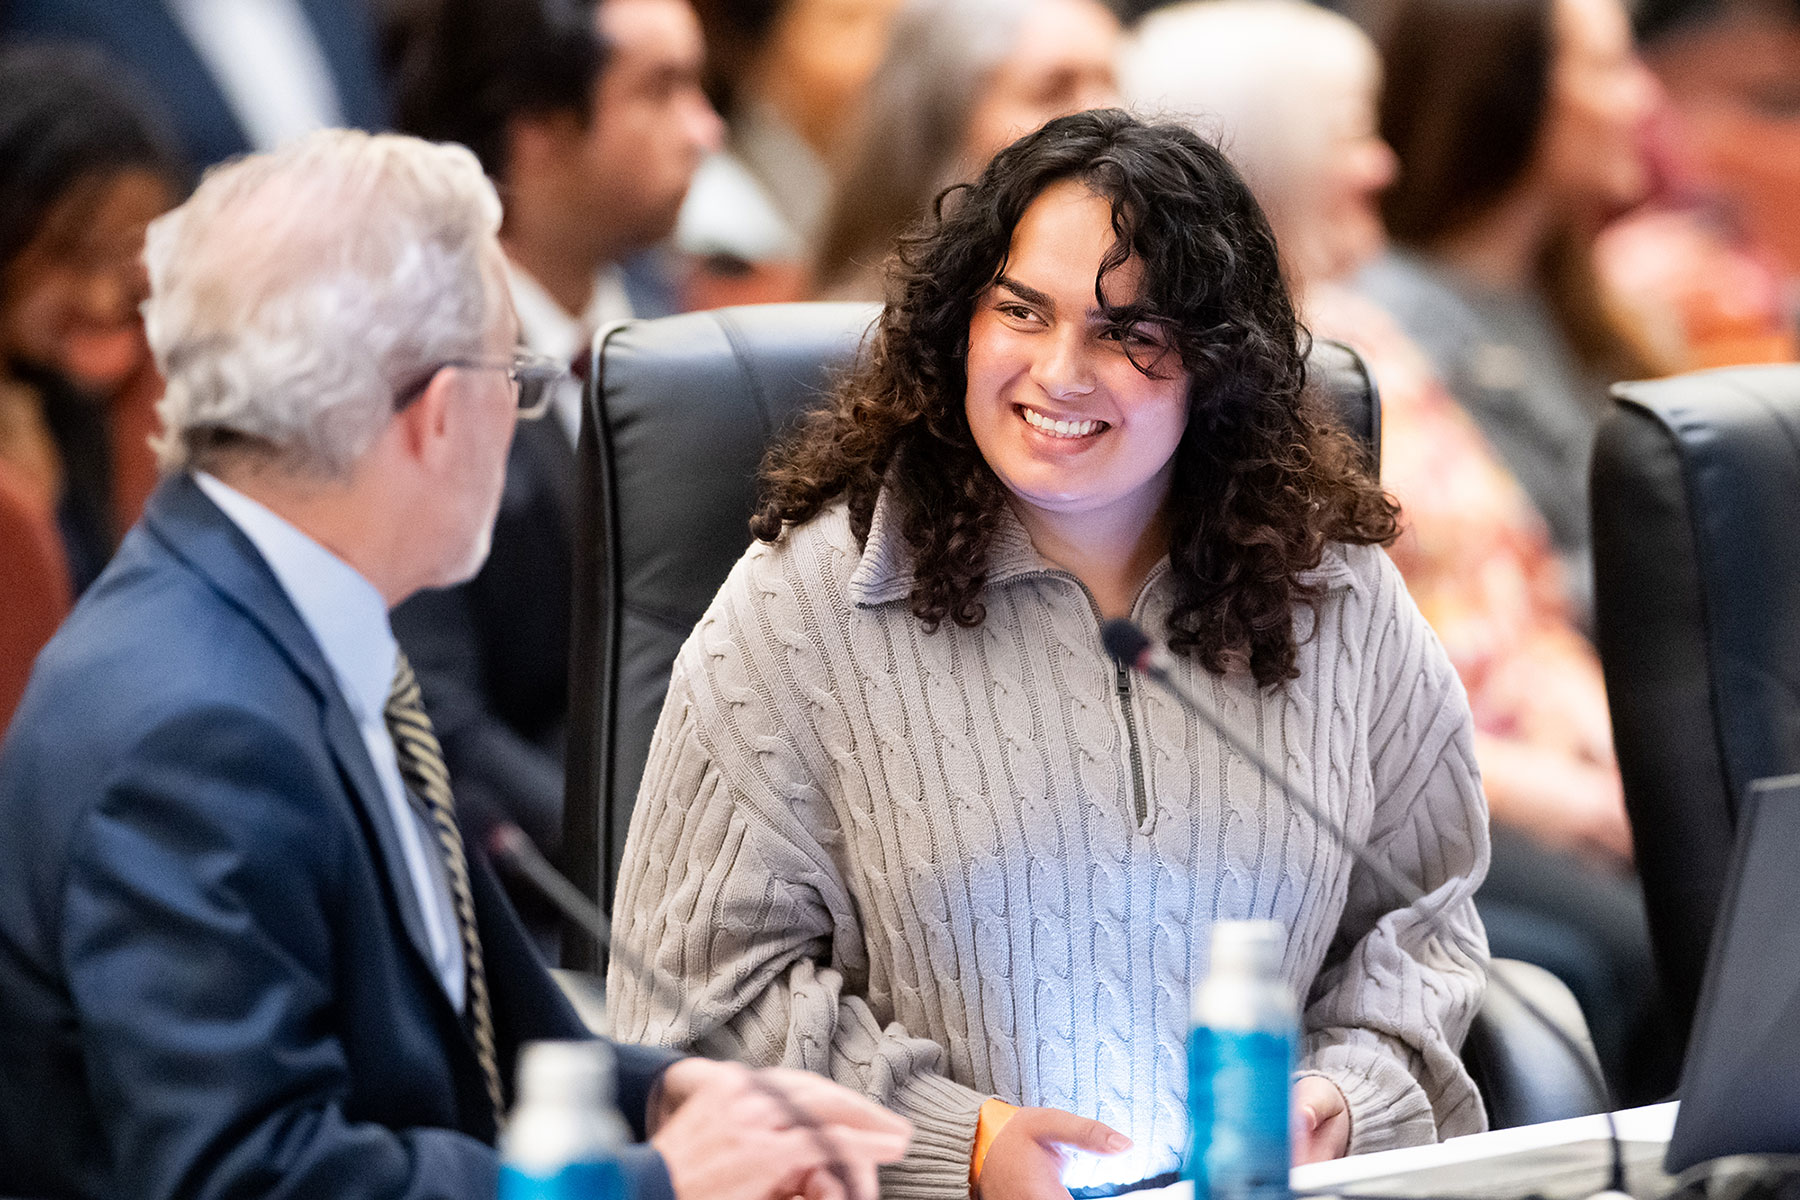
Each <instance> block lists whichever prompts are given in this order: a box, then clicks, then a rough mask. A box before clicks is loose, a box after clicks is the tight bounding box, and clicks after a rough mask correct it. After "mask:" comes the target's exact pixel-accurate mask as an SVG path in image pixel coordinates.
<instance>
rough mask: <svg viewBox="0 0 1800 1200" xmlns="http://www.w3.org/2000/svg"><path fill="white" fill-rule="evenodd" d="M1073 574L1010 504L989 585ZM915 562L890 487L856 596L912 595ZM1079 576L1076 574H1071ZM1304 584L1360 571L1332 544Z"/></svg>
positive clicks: (866, 549)
mask: <svg viewBox="0 0 1800 1200" xmlns="http://www.w3.org/2000/svg"><path fill="white" fill-rule="evenodd" d="M1168 562H1169V560H1168V558H1167V557H1166V556H1165V557H1164V558H1163V560H1162V561H1161V562H1160V563H1158V564H1157V566H1156V567H1155V568H1154V569H1153V570H1152V571H1151V573H1150V580H1149V582H1147V583H1146V584H1145V586H1146V587H1149V586H1151V584H1154V583H1158V582H1160V578H1161V576H1162V575H1164V574H1166V573H1167V568H1168ZM1052 573H1054V574H1059V575H1068V574H1069V573H1068V572H1067V571H1065V570H1063V568H1061V567H1059V566H1057V565H1056V564H1055V563H1052V562H1051V561H1050V560H1049V559H1047V558H1045V557H1044V556H1043V555H1042V554H1039V553H1038V549H1037V547H1036V546H1035V545H1033V544H1032V541H1031V535H1030V534H1029V533H1027V532H1026V530H1025V526H1024V524H1023V523H1022V522H1021V521H1020V520H1019V518H1018V516H1017V515H1016V514H1015V513H1014V512H1013V511H1012V509H1011V508H1010V507H1009V508H1007V509H1006V510H1005V511H1004V512H1002V513H1001V514H1000V521H999V524H998V525H997V527H996V528H995V530H994V536H993V540H992V541H991V542H990V543H989V546H988V572H987V586H989V587H998V586H1001V585H1004V584H1006V583H1009V582H1011V581H1013V580H1015V579H1019V578H1021V577H1023V576H1026V575H1042V574H1052ZM914 574H915V572H914V564H913V554H912V547H911V546H910V545H908V544H907V541H906V536H905V534H904V533H903V532H902V530H901V528H900V513H899V503H898V501H896V500H895V499H894V497H893V494H892V493H891V492H889V491H888V490H887V489H885V488H884V489H882V491H881V494H880V495H879V496H877V497H876V500H875V512H874V515H873V516H872V517H871V518H870V521H869V539H868V541H867V542H866V543H865V544H864V545H863V553H862V558H861V559H860V560H859V561H858V562H857V564H856V569H855V570H854V571H852V572H851V574H850V585H849V591H850V599H851V601H852V602H853V603H855V604H856V605H858V606H859V607H864V608H867V607H873V606H875V605H879V604H891V603H893V602H894V601H896V600H904V599H905V598H907V597H908V596H910V595H912V590H913V579H914ZM1069 577H1070V578H1074V577H1073V576H1069ZM1300 581H1301V582H1302V583H1322V584H1324V586H1325V588H1326V590H1327V591H1333V590H1336V589H1338V588H1340V587H1350V586H1352V585H1353V584H1354V583H1355V582H1356V575H1355V572H1353V571H1352V570H1351V569H1350V564H1349V563H1348V562H1346V561H1345V559H1344V555H1343V551H1342V550H1341V549H1340V548H1339V547H1338V546H1337V545H1336V544H1334V543H1327V544H1326V547H1325V553H1324V555H1323V557H1322V558H1321V559H1320V561H1319V565H1318V566H1316V567H1313V568H1311V569H1310V570H1306V571H1302V572H1300Z"/></svg>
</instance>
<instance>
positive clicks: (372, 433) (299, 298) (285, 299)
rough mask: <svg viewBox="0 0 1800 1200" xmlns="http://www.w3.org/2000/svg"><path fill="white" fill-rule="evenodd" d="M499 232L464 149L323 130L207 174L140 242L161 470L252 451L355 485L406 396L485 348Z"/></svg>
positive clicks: (489, 196) (497, 295)
mask: <svg viewBox="0 0 1800 1200" xmlns="http://www.w3.org/2000/svg"><path fill="white" fill-rule="evenodd" d="M499 228H500V200H499V197H498V196H496V195H495V194H494V188H493V185H492V184H491V183H489V182H488V180H487V178H486V176H485V175H484V174H483V173H482V170H481V166H480V164H479V163H477V162H476V161H475V156H474V155H473V154H471V153H469V151H467V150H465V149H463V148H462V147H461V146H447V145H434V144H432V143H429V142H423V141H420V140H419V139H417V138H410V137H402V136H399V135H395V134H367V133H360V132H356V131H353V130H343V129H327V130H321V131H319V132H317V133H314V134H310V135H308V136H306V137H303V138H300V139H298V140H296V141H294V142H292V143H291V144H289V145H287V146H285V147H283V148H282V149H279V150H276V151H274V152H272V153H268V154H257V155H252V156H250V157H248V158H243V159H239V160H237V161H235V162H232V163H228V164H226V165H224V166H221V167H218V168H215V169H214V170H212V171H211V172H209V173H208V174H207V176H206V178H205V179H204V180H203V181H202V182H201V184H200V186H199V188H197V189H196V190H195V192H194V194H193V196H192V197H190V198H189V199H188V201H187V203H185V204H183V205H182V206H181V207H180V208H177V209H175V210H174V211H173V212H170V213H168V214H166V215H164V216H163V217H161V218H159V219H158V220H156V221H155V222H154V223H152V224H151V226H150V231H149V236H148V238H147V240H146V243H145V247H144V260H145V264H146V265H147V267H148V268H149V273H150V299H149V300H147V301H146V302H145V304H144V324H145V329H146V332H147V333H148V335H149V339H150V346H151V349H152V350H153V351H154V352H155V354H156V363H157V366H158V367H160V368H161V369H162V373H163V377H164V379H165V380H166V381H167V384H168V387H167V391H166V392H165V393H164V396H163V399H162V402H161V404H159V405H158V406H157V411H158V413H159V415H160V416H161V418H162V426H163V430H162V435H161V436H160V437H159V438H158V439H157V442H156V449H157V455H158V457H159V459H160V460H161V463H162V466H163V469H164V470H165V471H177V470H187V469H193V470H203V469H208V468H209V467H210V466H211V465H212V464H213V463H215V462H216V461H218V460H219V459H220V458H221V457H224V456H229V455H232V454H235V453H238V452H240V451H249V452H252V453H254V454H256V455H258V456H260V457H263V458H265V459H268V460H271V461H272V462H273V463H275V464H278V465H279V466H280V467H281V468H282V469H283V470H286V471H291V472H294V473H298V474H305V475H314V476H319V477H324V478H341V477H342V476H343V475H344V474H345V473H346V472H348V470H349V469H350V467H351V465H352V464H353V463H354V462H355V461H356V459H357V458H358V456H360V455H361V454H362V453H363V451H364V450H366V449H367V448H368V446H369V444H370V443H371V442H373V441H374V439H375V438H376V436H377V435H378V434H379V433H380V432H381V430H382V428H383V427H384V426H385V425H386V423H387V421H388V420H389V419H390V418H391V416H392V414H393V411H394V402H395V398H396V395H397V393H398V392H400V391H401V390H402V389H404V388H406V387H407V386H409V385H411V384H413V383H416V382H418V381H419V380H420V379H421V377H423V376H424V375H425V374H426V373H427V372H428V371H429V370H430V368H432V367H433V366H435V365H437V364H439V363H441V362H443V361H444V360H445V359H448V358H456V357H461V356H467V355H471V354H477V353H480V351H481V349H482V347H483V337H484V335H485V334H487V333H488V332H489V330H490V329H491V327H492V322H493V320H494V313H495V307H496V305H497V304H498V303H500V302H501V297H502V294H503V293H502V292H501V288H502V286H503V285H502V281H501V280H500V279H499V278H498V277H497V273H496V270H495V268H494V266H493V261H492V260H491V259H490V258H489V255H490V254H491V253H493V252H492V251H491V250H489V249H488V248H490V247H493V246H495V245H496V243H495V240H494V239H495V235H496V232H497V231H498V230H499Z"/></svg>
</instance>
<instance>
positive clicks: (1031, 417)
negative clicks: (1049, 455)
mask: <svg viewBox="0 0 1800 1200" xmlns="http://www.w3.org/2000/svg"><path fill="white" fill-rule="evenodd" d="M1019 411H1020V412H1021V413H1023V414H1024V415H1025V423H1026V424H1027V425H1029V426H1031V427H1032V428H1033V429H1038V430H1042V431H1043V432H1044V433H1047V434H1049V435H1050V436H1051V437H1060V438H1078V437H1087V436H1088V435H1089V434H1091V433H1099V432H1100V431H1101V430H1102V429H1105V428H1106V422H1105V421H1052V420H1051V419H1050V418H1049V417H1046V416H1045V415H1044V414H1042V413H1040V412H1034V411H1033V410H1031V409H1029V408H1026V407H1024V406H1023V405H1020V407H1019Z"/></svg>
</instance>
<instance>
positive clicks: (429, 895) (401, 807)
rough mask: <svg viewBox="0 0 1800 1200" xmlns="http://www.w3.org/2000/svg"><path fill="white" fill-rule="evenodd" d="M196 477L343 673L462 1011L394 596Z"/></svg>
mask: <svg viewBox="0 0 1800 1200" xmlns="http://www.w3.org/2000/svg"><path fill="white" fill-rule="evenodd" d="M194 482H195V483H197V484H198V485H199V486H200V490H201V491H203V492H205V493H206V495H207V497H208V498H209V499H211V500H212V502H213V503H214V504H217V505H218V506H219V508H220V509H221V510H223V511H224V513H225V515H226V516H227V517H229V518H231V522H232V524H234V525H236V526H237V527H238V529H240V530H241V531H243V534H244V536H245V537H247V538H249V539H250V544H251V545H253V546H255V547H256V550H257V553H259V554H261V555H262V557H263V561H264V562H266V563H267V564H268V565H269V570H271V571H273V572H274V573H275V579H276V581H277V582H278V583H280V584H281V588H282V590H283V591H284V592H286V593H287V597H288V599H289V600H290V601H292V602H293V605H294V608H295V609H296V610H297V611H298V612H299V614H300V619H301V621H303V622H305V624H306V628H307V630H308V631H309V632H310V633H311V634H312V635H313V640H314V641H316V642H318V644H319V649H320V650H321V651H323V652H324V655H325V661H326V662H327V663H329V664H330V666H331V672H332V674H333V675H335V676H336V677H337V684H338V690H339V691H341V692H342V693H343V695H344V701H345V703H347V704H348V705H349V706H350V713H351V715H352V716H354V717H355V718H356V725H357V729H358V730H359V731H360V732H361V733H362V739H363V745H365V746H366V747H368V750H369V760H370V761H371V762H372V763H373V764H374V765H375V776H376V778H378V779H379V780H380V781H381V791H382V795H383V796H384V797H385V798H386V800H387V804H388V811H389V813H390V814H391V815H392V816H393V820H394V828H395V829H396V830H398V831H399V834H400V846H401V849H402V852H403V853H404V854H405V856H406V869H407V874H408V875H409V876H411V878H412V882H413V891H414V894H415V895H416V897H417V899H418V901H419V911H420V912H422V913H423V914H424V916H425V931H426V934H427V936H428V937H429V938H430V941H431V956H432V960H433V965H434V966H435V967H436V968H437V973H438V978H440V979H441V980H442V981H443V984H444V991H445V992H446V993H448V994H449V997H450V1003H451V1004H453V1005H455V1007H456V1009H457V1010H458V1011H459V1012H460V1011H461V1010H462V1006H463V987H464V970H463V955H462V935H461V934H460V933H459V932H458V931H457V928H456V911H455V909H454V908H453V907H452V905H451V900H450V885H449V882H448V881H447V879H446V877H445V875H444V866H443V859H442V858H441V857H440V855H439V852H438V849H437V847H436V844H435V841H434V835H433V834H432V833H431V831H430V829H429V827H428V825H427V824H426V821H427V818H426V817H425V816H424V814H423V813H421V812H419V811H418V810H417V809H416V808H414V807H413V805H412V803H411V802H410V801H408V800H407V798H406V785H405V784H404V783H402V782H401V779H400V759H399V754H398V752H397V751H396V750H395V749H394V739H393V735H392V734H390V733H389V732H388V727H387V717H386V715H385V713H386V708H387V699H388V692H389V691H390V690H391V688H392V686H393V682H394V667H395V664H396V663H397V662H398V655H399V645H398V644H397V643H396V642H395V641H394V631H393V628H392V627H391V626H390V625H389V624H388V609H387V602H386V601H385V600H383V599H382V597H381V593H380V592H378V591H376V590H375V585H374V584H372V583H370V582H369V581H368V580H367V579H364V578H363V577H362V575H361V574H359V573H358V572H357V570H356V568H354V567H352V566H351V565H350V564H349V563H347V562H345V561H344V560H343V559H341V558H339V557H338V556H337V555H335V554H333V553H332V552H331V551H329V550H327V549H325V547H323V546H321V545H319V543H317V542H315V541H314V540H313V539H312V538H310V537H308V536H306V534H304V533H302V532H300V530H299V529H297V528H295V527H294V526H293V525H292V524H290V523H289V522H287V521H285V520H283V519H282V518H281V517H279V516H277V515H275V514H274V513H273V512H271V511H269V509H267V508H265V507H264V506H263V505H261V504H258V503H257V502H256V501H254V500H252V499H251V498H250V497H248V496H246V495H244V494H243V493H242V492H240V491H238V490H236V489H235V488H233V487H231V486H230V485H228V484H226V483H223V482H221V481H220V480H218V479H216V478H214V477H213V476H211V475H208V474H206V473H204V472H200V473H197V474H196V475H195V476H194Z"/></svg>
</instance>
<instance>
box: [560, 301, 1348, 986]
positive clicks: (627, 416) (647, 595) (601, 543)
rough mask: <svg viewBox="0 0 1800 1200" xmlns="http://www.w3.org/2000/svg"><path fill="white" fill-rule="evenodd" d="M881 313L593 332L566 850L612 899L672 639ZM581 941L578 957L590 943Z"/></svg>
mask: <svg viewBox="0 0 1800 1200" xmlns="http://www.w3.org/2000/svg"><path fill="white" fill-rule="evenodd" d="M879 311H880V310H879V309H878V308H877V307H876V306H874V305H868V304H770V305H757V306H748V307H742V308H726V309H717V310H713V311H709V312H699V313H688V314H685V315H683V316H676V317H665V318H662V319H659V320H653V321H631V322H625V323H622V324H620V325H616V326H613V327H611V328H608V329H605V330H602V331H601V332H600V334H599V335H598V336H597V337H596V338H595V340H594V347H593V357H592V360H591V362H590V364H589V366H590V372H589V375H588V380H589V382H588V387H587V395H586V399H585V404H584V415H583V418H582V433H581V447H580V461H581V521H580V527H579V533H578V537H579V542H578V544H577V547H576V557H575V594H574V601H573V623H574V628H573V631H572V637H571V639H570V645H571V651H572V661H571V663H570V672H569V679H570V698H569V751H568V774H567V780H568V782H567V790H566V793H565V797H566V799H565V805H564V818H563V825H564V837H563V842H564V857H565V864H564V865H565V867H566V868H567V870H568V871H569V874H570V877H571V878H572V879H573V880H574V881H575V882H576V883H577V884H578V885H579V886H581V887H582V889H583V890H585V891H586V892H587V893H588V894H589V895H592V896H595V897H597V898H599V899H600V900H601V901H602V902H603V903H608V902H610V900H611V897H612V892H613V887H614V884H615V882H616V880H617V877H618V865H619V857H620V855H621V854H622V853H623V851H624V846H625V833H626V830H627V828H628V827H629V825H630V821H631V809H632V805H633V803H634V802H635V801H636V799H637V789H638V779H639V776H640V775H641V774H642V773H643V768H644V763H645V760H646V758H647V757H648V753H649V747H650V736H651V733H652V732H653V731H654V729H655V727H656V720H657V717H658V715H659V714H660V713H661V711H662V703H663V697H664V694H665V693H666V691H667V690H668V683H669V671H670V668H671V667H672V665H673V663H674V660H675V654H676V651H678V650H679V649H680V648H681V644H682V642H684V641H686V640H687V636H688V633H689V632H690V631H691V630H692V629H693V627H694V625H695V624H696V623H697V622H698V621H699V619H700V617H701V616H702V614H704V613H705V611H706V607H707V605H709V604H710V603H712V599H713V596H714V594H715V593H716V592H717V591H718V590H719V586H720V585H721V584H723V583H724V582H725V577H726V575H727V574H729V573H730V571H731V568H732V565H733V564H734V563H736V562H737V560H738V559H739V557H741V556H742V555H743V552H744V550H745V548H746V547H747V546H749V544H750V530H749V521H750V515H751V512H752V511H753V509H754V507H755V500H756V473H757V469H758V467H759V465H760V464H761V461H762V457H763V452H764V450H766V449H767V448H768V446H769V444H770V442H771V441H772V440H774V438H775V437H776V436H777V435H778V434H780V433H782V432H784V431H785V430H787V429H788V428H790V427H791V426H792V424H793V422H794V421H795V419H796V418H797V417H799V416H800V415H801V414H803V413H805V412H806V411H808V410H809V409H811V408H813V407H815V406H817V405H818V404H820V403H821V402H823V400H824V399H825V397H826V396H827V395H828V394H829V392H830V388H831V386H832V382H833V379H834V378H835V376H836V375H837V374H838V373H839V372H841V371H842V370H844V369H845V368H847V367H848V366H849V365H850V364H851V362H852V360H853V358H854V357H855V354H856V351H857V347H858V346H859V345H860V344H861V342H862V339H863V335H864V333H865V332H866V331H867V329H868V327H869V325H870V324H871V323H872V322H873V320H874V319H875V316H876V315H877V313H878V312H879ZM1310 365H1311V373H1312V376H1313V378H1314V380H1315V381H1316V385H1317V386H1320V387H1322V388H1323V389H1324V391H1325V393H1326V394H1327V395H1328V396H1329V398H1330V400H1331V402H1332V405H1333V407H1334V408H1335V410H1336V411H1337V412H1338V413H1340V414H1341V415H1342V416H1343V417H1344V420H1345V424H1346V425H1347V426H1348V427H1349V429H1350V430H1351V432H1352V433H1354V434H1355V435H1356V436H1357V438H1358V439H1359V441H1360V442H1361V443H1362V444H1363V446H1364V447H1365V448H1366V449H1367V450H1368V452H1369V455H1370V461H1371V463H1376V462H1377V453H1378V447H1379V445H1380V419H1381V406H1380V403H1379V400H1378V399H1377V397H1376V393H1375V387H1374V383H1373V381H1372V380H1371V379H1370V378H1369V375H1368V372H1367V369H1366V368H1365V367H1364V365H1363V362H1362V360H1361V358H1359V357H1358V356H1357V355H1356V354H1355V353H1354V352H1353V351H1351V350H1350V349H1349V348H1348V347H1345V346H1342V345H1339V344H1338V343H1335V342H1320V343H1318V344H1317V345H1315V346H1314V348H1313V352H1312V358H1311V360H1310ZM584 943H585V940H584V939H575V940H574V942H573V943H572V944H571V945H570V946H569V947H568V948H567V950H566V951H565V955H564V958H565V962H566V963H567V965H569V966H572V967H591V966H592V965H594V962H595V961H596V958H597V956H596V954H595V951H594V948H593V947H591V946H589V945H586V944H584Z"/></svg>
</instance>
